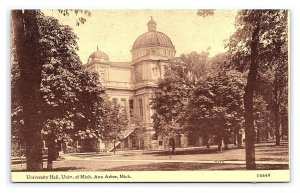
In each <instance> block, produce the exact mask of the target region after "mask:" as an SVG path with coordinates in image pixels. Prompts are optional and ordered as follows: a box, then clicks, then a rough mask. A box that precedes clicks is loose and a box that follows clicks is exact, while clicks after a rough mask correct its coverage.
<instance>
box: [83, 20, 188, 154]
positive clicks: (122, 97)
mask: <svg viewBox="0 0 300 193" xmlns="http://www.w3.org/2000/svg"><path fill="white" fill-rule="evenodd" d="M147 25H148V31H147V32H146V33H144V34H142V35H140V36H139V37H138V38H137V39H136V40H135V41H134V43H133V46H132V49H131V55H132V61H131V62H111V61H109V57H108V55H107V54H105V53H104V52H102V51H99V49H98V47H97V50H96V51H95V52H94V53H92V54H91V55H90V57H89V59H88V63H87V64H86V65H85V66H86V68H87V69H88V70H89V71H92V72H97V73H98V74H99V75H100V79H101V83H102V85H103V86H104V87H105V88H106V92H107V94H108V95H109V97H110V98H111V99H112V100H115V101H117V102H118V103H120V104H121V105H122V106H124V107H125V108H126V109H128V111H127V112H128V118H129V120H131V119H132V117H137V118H138V119H139V120H141V122H142V124H143V125H144V128H146V129H145V130H144V131H143V132H142V133H137V132H136V131H135V128H134V126H133V127H132V128H131V129H129V130H128V131H126V132H125V133H124V134H123V137H124V140H123V141H122V142H118V143H117V144H116V146H117V148H120V149H164V148H166V146H167V145H168V144H167V143H168V142H166V141H164V140H163V139H160V138H158V139H155V138H153V135H154V133H155V132H154V129H153V120H152V118H151V116H152V115H153V110H152V109H151V108H150V99H151V95H152V94H153V90H154V88H156V87H157V81H158V79H159V78H162V77H163V76H164V73H165V66H166V65H167V64H168V63H169V62H170V59H172V58H174V57H175V54H176V50H175V46H174V44H173V42H172V41H171V39H170V38H169V37H168V36H167V35H166V34H164V33H162V32H159V31H157V29H156V26H157V23H156V22H155V21H154V20H153V18H152V17H151V19H150V21H149V22H148V23H147ZM181 141H182V142H181V144H184V141H186V140H184V139H182V140H181ZM100 147H102V148H103V147H105V148H104V149H105V151H111V150H113V147H112V146H111V145H108V144H107V143H106V145H103V144H101V145H100ZM102 151H103V150H102Z"/></svg>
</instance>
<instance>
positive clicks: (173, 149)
mask: <svg viewBox="0 0 300 193" xmlns="http://www.w3.org/2000/svg"><path fill="white" fill-rule="evenodd" d="M169 145H170V147H171V148H172V154H173V153H174V152H175V140H174V138H170V140H169Z"/></svg>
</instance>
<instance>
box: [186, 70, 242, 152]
mask: <svg viewBox="0 0 300 193" xmlns="http://www.w3.org/2000/svg"><path fill="white" fill-rule="evenodd" d="M244 82H245V81H244V78H243V76H242V74H241V73H239V72H237V71H224V70H220V71H219V72H215V73H210V74H207V75H206V78H204V79H202V80H200V81H199V82H198V83H197V87H196V88H195V90H194V92H193V94H192V96H191V99H190V100H189V103H188V105H187V109H188V112H187V113H186V116H185V123H186V124H187V128H188V129H192V130H198V131H199V130H200V133H202V136H209V135H215V136H216V141H217V143H218V150H219V151H220V150H221V144H222V139H224V144H225V148H228V147H227V145H228V143H229V135H230V134H231V133H235V134H237V133H238V132H239V130H240V129H242V128H243V122H244V119H243V106H242V103H243V99H242V95H243V90H242V89H243V87H244ZM207 143H208V141H207Z"/></svg>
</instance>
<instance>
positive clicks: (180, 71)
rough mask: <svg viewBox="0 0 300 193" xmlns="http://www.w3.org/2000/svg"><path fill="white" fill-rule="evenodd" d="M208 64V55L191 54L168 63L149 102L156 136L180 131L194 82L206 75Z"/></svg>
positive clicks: (204, 53) (206, 53)
mask: <svg viewBox="0 0 300 193" xmlns="http://www.w3.org/2000/svg"><path fill="white" fill-rule="evenodd" d="M207 63H208V52H202V53H200V54H198V53H196V52H192V53H190V54H188V55H181V56H180V57H179V58H175V59H174V60H173V61H171V63H170V65H169V66H168V68H167V70H166V72H165V75H164V78H163V79H161V80H159V82H158V88H157V89H156V90H155V92H154V95H153V98H152V101H151V106H152V108H153V109H154V115H153V117H152V118H153V123H154V129H155V131H156V135H157V136H158V135H161V136H168V135H170V134H171V133H180V132H182V131H183V130H182V127H181V126H180V124H181V123H180V122H181V119H183V118H184V116H185V110H186V104H187V102H188V100H189V98H190V96H191V92H192V91H193V88H194V87H195V85H196V82H197V79H199V78H200V77H201V76H202V75H204V74H205V73H206V72H207V70H208V68H207Z"/></svg>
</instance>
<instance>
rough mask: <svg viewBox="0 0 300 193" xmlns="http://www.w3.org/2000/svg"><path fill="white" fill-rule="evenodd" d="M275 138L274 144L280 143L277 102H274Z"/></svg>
mask: <svg viewBox="0 0 300 193" xmlns="http://www.w3.org/2000/svg"><path fill="white" fill-rule="evenodd" d="M274 108H275V109H274V110H275V112H274V117H275V138H276V145H280V131H279V104H275V107H274Z"/></svg>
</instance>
